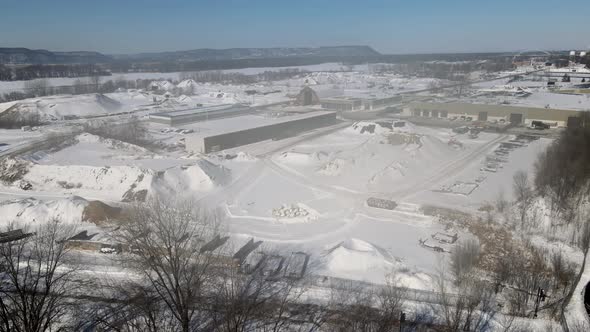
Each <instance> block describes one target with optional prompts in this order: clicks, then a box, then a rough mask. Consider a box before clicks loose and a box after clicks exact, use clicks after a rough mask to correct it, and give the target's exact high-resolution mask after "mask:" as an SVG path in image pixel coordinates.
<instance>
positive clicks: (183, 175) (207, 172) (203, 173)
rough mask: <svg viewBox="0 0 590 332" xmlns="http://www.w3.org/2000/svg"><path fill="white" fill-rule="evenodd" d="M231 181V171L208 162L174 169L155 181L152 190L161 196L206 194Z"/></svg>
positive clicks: (200, 161) (203, 161)
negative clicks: (185, 193) (186, 193)
mask: <svg viewBox="0 0 590 332" xmlns="http://www.w3.org/2000/svg"><path fill="white" fill-rule="evenodd" d="M230 181H231V171H230V170H229V169H227V168H225V167H223V166H219V165H216V164H213V163H211V162H210V161H207V160H199V161H197V163H195V164H194V165H190V166H181V167H174V168H170V169H168V170H166V171H165V172H163V173H160V175H159V176H158V177H157V178H156V179H155V181H154V184H153V185H152V188H153V190H154V191H156V192H158V193H160V194H178V193H180V194H182V193H183V192H204V191H208V190H211V189H213V188H215V187H217V186H224V185H226V184H228V183H229V182H230Z"/></svg>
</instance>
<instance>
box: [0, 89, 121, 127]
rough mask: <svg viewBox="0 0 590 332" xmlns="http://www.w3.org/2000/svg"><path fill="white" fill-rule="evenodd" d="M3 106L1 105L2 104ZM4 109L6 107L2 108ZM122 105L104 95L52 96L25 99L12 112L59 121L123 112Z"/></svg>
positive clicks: (15, 104) (17, 103)
mask: <svg viewBox="0 0 590 332" xmlns="http://www.w3.org/2000/svg"><path fill="white" fill-rule="evenodd" d="M0 105H1V104H0ZM0 107H2V108H3V107H4V106H0ZM122 108H123V107H122V104H121V103H120V102H118V101H116V100H114V99H112V98H109V97H107V96H105V95H102V94H89V95H79V96H68V95H60V96H50V97H43V98H31V99H25V100H21V101H18V102H15V103H13V107H12V108H11V111H13V112H18V113H20V114H23V113H28V114H38V115H40V117H41V119H42V120H45V121H47V120H57V119H63V118H68V117H88V116H94V115H99V114H103V115H104V114H111V113H118V112H121V111H122Z"/></svg>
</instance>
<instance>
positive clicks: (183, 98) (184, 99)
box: [176, 95, 193, 103]
mask: <svg viewBox="0 0 590 332" xmlns="http://www.w3.org/2000/svg"><path fill="white" fill-rule="evenodd" d="M176 100H177V101H178V102H180V103H192V102H193V99H192V98H191V97H189V96H187V95H181V96H180V97H178V98H176Z"/></svg>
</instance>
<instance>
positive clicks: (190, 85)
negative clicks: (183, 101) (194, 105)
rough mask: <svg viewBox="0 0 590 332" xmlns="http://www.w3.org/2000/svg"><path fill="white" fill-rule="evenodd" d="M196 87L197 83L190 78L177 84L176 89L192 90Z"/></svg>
mask: <svg viewBox="0 0 590 332" xmlns="http://www.w3.org/2000/svg"><path fill="white" fill-rule="evenodd" d="M195 86H197V82H195V80H193V79H192V78H189V79H186V80H184V81H182V82H180V83H178V85H177V87H179V88H181V89H192V88H193V87H195Z"/></svg>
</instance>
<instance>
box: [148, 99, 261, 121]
mask: <svg viewBox="0 0 590 332" xmlns="http://www.w3.org/2000/svg"><path fill="white" fill-rule="evenodd" d="M253 112H254V110H253V109H252V108H250V107H248V106H244V105H240V104H235V105H233V104H228V105H216V106H209V107H197V108H191V109H185V110H176V111H170V112H161V113H154V114H150V117H149V119H150V121H152V122H155V123H161V124H165V125H168V126H179V125H183V124H187V123H194V122H200V121H208V120H213V119H219V118H226V117H232V116H238V115H244V114H249V113H253Z"/></svg>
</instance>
